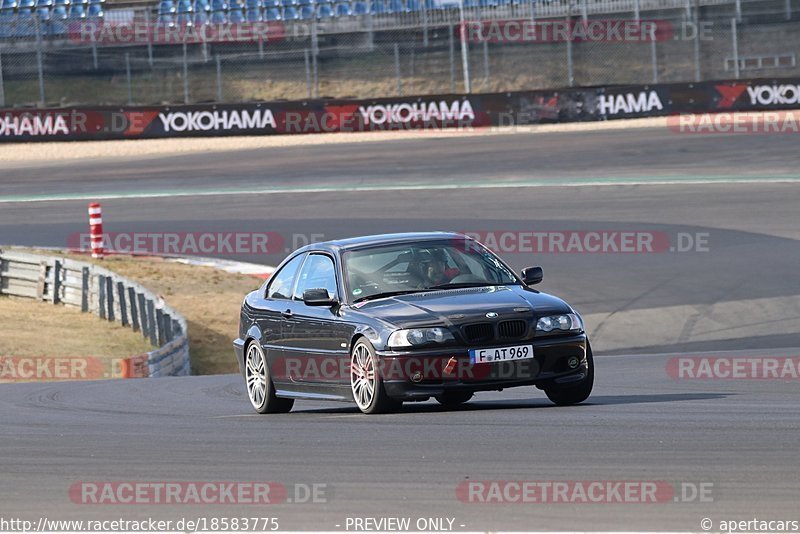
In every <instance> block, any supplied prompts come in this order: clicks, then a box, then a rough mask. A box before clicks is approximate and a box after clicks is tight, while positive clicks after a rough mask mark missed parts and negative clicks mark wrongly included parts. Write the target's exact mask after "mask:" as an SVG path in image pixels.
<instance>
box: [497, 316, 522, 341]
mask: <svg viewBox="0 0 800 534" xmlns="http://www.w3.org/2000/svg"><path fill="white" fill-rule="evenodd" d="M527 329H528V323H526V322H525V321H519V320H516V321H502V322H501V323H500V324H499V325H497V331H498V333H499V334H500V337H501V338H506V339H513V338H518V337H522V336H524V335H525V331H526V330H527Z"/></svg>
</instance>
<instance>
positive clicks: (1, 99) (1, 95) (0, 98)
mask: <svg viewBox="0 0 800 534" xmlns="http://www.w3.org/2000/svg"><path fill="white" fill-rule="evenodd" d="M5 105H6V91H5V87H4V85H3V54H0V108H2V107H5Z"/></svg>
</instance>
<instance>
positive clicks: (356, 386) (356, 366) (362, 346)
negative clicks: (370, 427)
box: [350, 338, 403, 414]
mask: <svg viewBox="0 0 800 534" xmlns="http://www.w3.org/2000/svg"><path fill="white" fill-rule="evenodd" d="M350 389H351V391H352V392H353V400H355V401H356V405H357V406H358V409H359V410H361V411H362V412H363V413H366V414H374V413H386V412H391V411H394V410H397V409H398V408H400V406H401V405H402V404H403V403H402V402H400V401H396V400H394V399H392V398H390V397H389V396H388V395H387V394H386V390H385V389H384V387H383V380H382V379H381V376H380V372H379V365H378V355H377V354H375V349H374V348H373V347H372V345H371V344H370V343H369V342H368V341H367V340H366V339H363V338H362V339H359V340H358V341H356V344H355V345H354V346H353V350H352V351H351V352H350Z"/></svg>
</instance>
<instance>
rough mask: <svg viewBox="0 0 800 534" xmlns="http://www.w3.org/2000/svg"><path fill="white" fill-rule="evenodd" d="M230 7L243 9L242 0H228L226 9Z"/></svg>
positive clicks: (230, 8)
mask: <svg viewBox="0 0 800 534" xmlns="http://www.w3.org/2000/svg"><path fill="white" fill-rule="evenodd" d="M232 9H242V10H244V3H242V0H230V2H229V3H228V11H230V10H232Z"/></svg>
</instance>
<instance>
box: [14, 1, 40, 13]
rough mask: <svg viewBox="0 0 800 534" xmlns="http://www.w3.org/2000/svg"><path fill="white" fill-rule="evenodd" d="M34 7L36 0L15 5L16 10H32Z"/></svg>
mask: <svg viewBox="0 0 800 534" xmlns="http://www.w3.org/2000/svg"><path fill="white" fill-rule="evenodd" d="M35 6H36V0H19V4H18V5H17V9H18V10H20V11H21V10H23V9H33V8H34V7H35Z"/></svg>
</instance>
